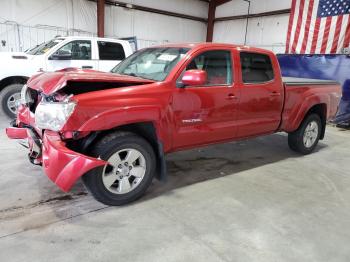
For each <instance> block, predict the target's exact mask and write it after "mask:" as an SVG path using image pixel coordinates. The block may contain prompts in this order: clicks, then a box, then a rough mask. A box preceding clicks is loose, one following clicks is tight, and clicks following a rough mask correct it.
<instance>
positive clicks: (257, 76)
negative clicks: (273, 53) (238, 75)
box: [240, 52, 274, 83]
mask: <svg viewBox="0 0 350 262" xmlns="http://www.w3.org/2000/svg"><path fill="white" fill-rule="evenodd" d="M240 57H241V67H242V79H243V83H264V82H268V81H271V80H273V79H274V74H273V69H272V63H271V59H270V57H269V56H268V55H263V54H258V53H249V52H241V54H240Z"/></svg>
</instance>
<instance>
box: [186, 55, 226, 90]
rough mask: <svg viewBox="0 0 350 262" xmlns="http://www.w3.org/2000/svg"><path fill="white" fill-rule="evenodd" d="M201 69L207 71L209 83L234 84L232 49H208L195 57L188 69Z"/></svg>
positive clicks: (210, 84)
mask: <svg viewBox="0 0 350 262" xmlns="http://www.w3.org/2000/svg"><path fill="white" fill-rule="evenodd" d="M192 69H199V70H204V71H206V72H207V75H208V83H207V85H209V86H212V85H230V84H232V61H231V52H230V51H223V50H217V51H208V52H205V53H202V54H200V55H199V56H197V57H196V58H194V59H193V60H192V61H191V62H190V63H189V64H188V66H187V67H186V70H192Z"/></svg>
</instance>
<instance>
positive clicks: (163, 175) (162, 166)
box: [156, 141, 168, 183]
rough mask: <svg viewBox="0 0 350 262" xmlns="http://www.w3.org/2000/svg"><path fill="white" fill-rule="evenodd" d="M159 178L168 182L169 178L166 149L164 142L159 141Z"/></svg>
mask: <svg viewBox="0 0 350 262" xmlns="http://www.w3.org/2000/svg"><path fill="white" fill-rule="evenodd" d="M157 151H158V152H157V160H158V161H157V176H156V177H157V179H158V180H159V181H161V182H164V183H165V182H166V181H167V180H168V175H167V168H166V160H165V155H164V149H163V144H162V142H160V141H158V150H157Z"/></svg>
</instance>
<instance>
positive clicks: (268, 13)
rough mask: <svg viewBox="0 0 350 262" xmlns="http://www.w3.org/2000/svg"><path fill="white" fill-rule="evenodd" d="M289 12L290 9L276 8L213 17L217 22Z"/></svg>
mask: <svg viewBox="0 0 350 262" xmlns="http://www.w3.org/2000/svg"><path fill="white" fill-rule="evenodd" d="M289 13H290V9H280V10H276V11H271V12H264V13H257V14H249V15H235V16H226V17H218V18H216V19H215V22H218V21H231V20H239V19H247V18H255V17H263V16H273V15H283V14H289Z"/></svg>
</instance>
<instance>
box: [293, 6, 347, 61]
mask: <svg viewBox="0 0 350 262" xmlns="http://www.w3.org/2000/svg"><path fill="white" fill-rule="evenodd" d="M349 14H350V0H292V8H291V14H290V17H289V26H288V34H287V43H286V53H287V54H288V53H290V54H337V53H341V52H342V51H343V50H344V48H349V46H350V19H349Z"/></svg>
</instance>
